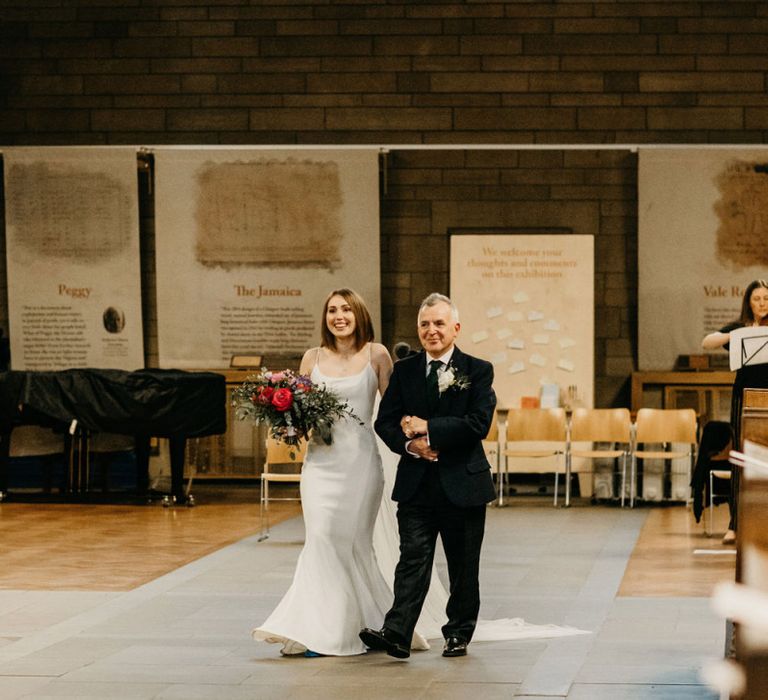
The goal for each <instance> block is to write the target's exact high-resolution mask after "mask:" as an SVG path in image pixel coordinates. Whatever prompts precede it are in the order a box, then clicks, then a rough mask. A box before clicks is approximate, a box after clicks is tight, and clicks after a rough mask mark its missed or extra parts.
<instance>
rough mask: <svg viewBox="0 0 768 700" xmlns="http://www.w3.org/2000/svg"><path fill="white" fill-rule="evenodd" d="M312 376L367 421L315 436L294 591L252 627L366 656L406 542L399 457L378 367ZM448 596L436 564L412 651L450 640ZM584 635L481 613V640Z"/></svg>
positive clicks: (286, 646)
mask: <svg viewBox="0 0 768 700" xmlns="http://www.w3.org/2000/svg"><path fill="white" fill-rule="evenodd" d="M311 376H312V380H313V381H314V382H316V383H324V384H325V385H326V386H328V388H330V389H332V390H333V391H335V392H336V393H337V394H339V395H340V396H341V397H342V398H344V399H346V400H347V402H348V403H349V406H350V407H351V408H352V410H353V411H354V413H355V415H356V416H357V417H359V418H360V420H361V421H362V422H363V425H359V424H358V423H357V422H356V421H354V420H352V419H348V418H347V419H344V420H341V421H339V422H338V423H337V424H336V425H335V426H334V428H333V443H332V444H331V445H324V444H322V443H320V444H318V443H316V442H311V443H310V445H309V448H308V450H307V456H306V459H305V462H304V467H303V470H302V477H301V499H302V509H303V513H304V523H305V530H306V539H305V544H304V548H303V549H302V551H301V553H300V555H299V559H298V561H297V563H296V571H295V573H294V577H293V582H292V583H291V586H290V588H289V589H288V592H287V593H286V594H285V596H284V597H283V599H282V600H281V601H280V603H279V604H278V605H277V607H276V608H275V610H274V611H273V612H272V614H271V615H270V616H269V618H267V620H266V621H265V622H264V623H263V624H261V625H259V626H258V627H257V628H256V629H254V630H253V633H252V634H253V638H254V639H257V640H263V641H266V642H273V643H281V644H282V645H283V650H282V651H283V653H286V654H296V653H302V652H304V651H305V650H307V649H310V650H312V651H314V652H317V653H319V654H323V655H329V656H348V655H353V654H362V653H364V652H365V651H366V647H365V645H364V644H363V643H362V642H361V641H360V638H359V637H358V634H359V632H360V630H361V629H362V628H363V627H371V628H373V629H379V628H380V627H381V625H382V623H383V621H384V614H385V613H386V611H387V610H388V609H389V607H390V605H391V604H392V598H393V596H392V581H393V579H394V569H395V564H396V563H397V559H398V556H399V548H400V544H399V537H398V534H397V520H396V514H395V509H396V506H395V504H394V503H393V502H392V500H391V499H390V498H389V494H390V493H391V492H392V486H393V484H394V478H395V471H396V469H397V457H396V455H394V454H392V453H391V452H390V451H389V450H388V449H387V448H386V447H385V446H384V444H383V443H382V442H380V441H379V440H378V439H377V438H376V435H375V433H374V432H373V428H372V427H371V421H372V418H373V414H374V404H375V403H376V395H377V389H378V380H377V377H376V373H375V371H374V370H373V368H372V367H371V365H370V364H367V365H366V367H365V369H363V371H362V372H360V373H359V374H356V375H354V376H350V377H329V376H325V375H323V374H322V373H321V372H320V370H319V368H318V366H317V364H315V367H314V368H313V370H312V375H311ZM382 456H383V463H384V468H382ZM385 475H386V487H385ZM382 496H383V497H382ZM374 524H375V534H374ZM447 601H448V593H447V592H446V590H445V588H444V587H443V585H442V583H441V582H440V580H439V578H438V577H437V574H436V571H435V570H434V569H433V572H432V583H431V586H430V589H429V594H428V595H427V599H426V601H425V604H424V608H423V611H422V614H421V617H420V618H419V622H418V624H417V626H416V633H415V634H414V639H413V641H412V648H414V649H428V648H429V644H428V643H427V641H426V639H433V638H442V634H441V631H440V628H441V626H442V625H443V624H444V622H445V620H446V617H445V605H446V603H447ZM579 632H580V630H576V629H573V628H569V627H557V626H556V625H527V624H526V623H525V622H523V621H522V620H520V619H519V618H514V619H509V620H491V621H483V620H480V621H479V623H478V627H477V630H476V632H475V636H474V639H475V640H476V641H489V640H501V639H521V638H526V637H554V636H561V635H566V634H578V633H579Z"/></svg>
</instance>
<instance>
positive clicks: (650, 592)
mask: <svg viewBox="0 0 768 700" xmlns="http://www.w3.org/2000/svg"><path fill="white" fill-rule="evenodd" d="M648 511H649V512H648V518H647V520H646V521H645V524H644V525H643V529H642V530H641V532H640V537H639V538H638V541H637V544H636V545H635V549H634V551H633V552H632V556H631V557H630V559H629V564H628V565H627V569H626V572H625V573H624V578H623V580H622V583H621V587H620V588H619V595H620V596H709V595H711V593H712V589H713V587H714V586H715V584H716V583H718V582H720V581H733V580H734V575H735V571H736V557H735V555H734V554H733V552H735V547H734V546H725V545H723V544H722V543H721V538H722V536H723V534H724V533H725V530H726V528H727V526H728V507H727V506H725V505H721V506H719V507H717V508H715V518H714V526H713V532H714V533H715V534H714V535H713V536H711V537H708V536H707V535H706V534H705V533H704V523H703V522H700V523H696V520H695V519H694V517H693V514H692V512H691V510H690V509H689V508H686V507H684V506H673V507H655V508H653V507H648ZM696 550H705V551H706V552H710V553H698V554H696V553H695V552H696ZM713 552H716V553H713Z"/></svg>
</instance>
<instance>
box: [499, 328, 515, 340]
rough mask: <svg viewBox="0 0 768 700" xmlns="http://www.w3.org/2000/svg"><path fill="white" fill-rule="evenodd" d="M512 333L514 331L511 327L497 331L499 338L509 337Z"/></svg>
mask: <svg viewBox="0 0 768 700" xmlns="http://www.w3.org/2000/svg"><path fill="white" fill-rule="evenodd" d="M510 335H512V331H511V330H509V328H502V329H501V330H498V331H496V337H497V338H498V339H499V340H504V338H509V336H510Z"/></svg>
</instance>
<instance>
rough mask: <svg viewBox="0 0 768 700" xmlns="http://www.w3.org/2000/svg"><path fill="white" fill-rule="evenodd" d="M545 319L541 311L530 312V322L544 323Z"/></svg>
mask: <svg viewBox="0 0 768 700" xmlns="http://www.w3.org/2000/svg"><path fill="white" fill-rule="evenodd" d="M543 319H544V314H543V313H541V311H529V312H528V320H529V321H542V320H543Z"/></svg>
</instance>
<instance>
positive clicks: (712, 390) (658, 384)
mask: <svg viewBox="0 0 768 700" xmlns="http://www.w3.org/2000/svg"><path fill="white" fill-rule="evenodd" d="M735 376H736V374H735V373H734V372H724V371H700V372H633V373H632V412H633V413H636V412H637V411H638V410H639V409H641V408H692V409H693V410H694V411H696V415H697V416H698V418H699V424H700V425H703V424H704V423H706V422H707V421H710V420H723V421H729V420H730V418H731V387H732V385H733V380H734V377H735Z"/></svg>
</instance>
